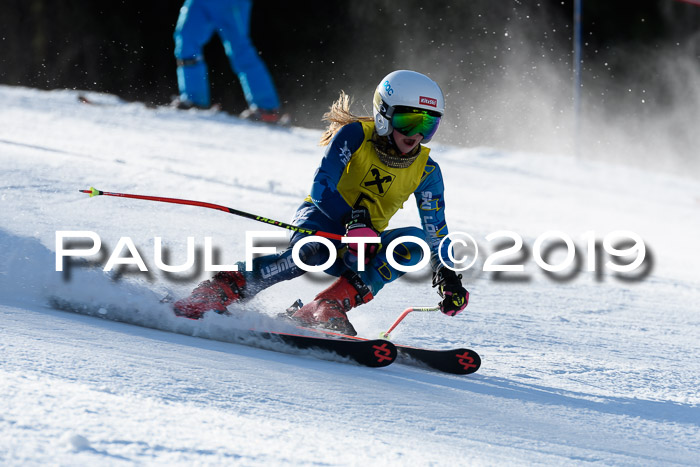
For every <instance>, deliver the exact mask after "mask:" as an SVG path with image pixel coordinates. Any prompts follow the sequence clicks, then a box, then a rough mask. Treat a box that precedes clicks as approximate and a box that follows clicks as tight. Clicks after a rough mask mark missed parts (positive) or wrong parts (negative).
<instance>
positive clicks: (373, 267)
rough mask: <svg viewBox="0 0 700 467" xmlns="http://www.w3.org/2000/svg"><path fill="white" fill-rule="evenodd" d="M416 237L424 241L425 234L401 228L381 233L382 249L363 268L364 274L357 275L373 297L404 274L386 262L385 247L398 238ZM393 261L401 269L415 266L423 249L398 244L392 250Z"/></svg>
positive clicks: (414, 228) (409, 228) (415, 228)
mask: <svg viewBox="0 0 700 467" xmlns="http://www.w3.org/2000/svg"><path fill="white" fill-rule="evenodd" d="M404 236H409V237H418V238H420V239H421V240H425V233H424V232H423V230H422V229H419V228H418V227H403V228H400V229H393V230H386V231H384V232H382V234H381V239H382V248H381V250H380V251H379V253H378V254H377V256H375V257H374V258H373V259H372V261H370V264H368V265H367V266H366V267H365V271H364V272H360V273H358V274H359V275H360V277H361V278H362V280H363V282H365V283H366V284H367V285H368V286H369V287H370V288H371V289H372V292H373V293H374V295H376V294H377V293H379V291H380V290H381V289H382V288H383V287H384V286H385V285H386V284H388V283H390V282H393V281H395V280H396V279H398V278H399V277H401V276H403V275H404V274H405V272H403V271H400V270H398V269H396V268H395V267H393V266H392V265H391V264H389V261H387V249H386V247H387V245H389V243H391V242H392V241H393V240H395V239H397V238H399V237H404ZM392 254H393V259H394V260H395V261H396V263H398V264H400V265H401V266H403V267H410V266H415V265H416V264H418V263H420V262H421V260H422V259H423V248H421V246H420V245H418V244H416V243H412V242H402V243H399V244H398V245H397V246H396V247H395V248H394V250H393V252H392Z"/></svg>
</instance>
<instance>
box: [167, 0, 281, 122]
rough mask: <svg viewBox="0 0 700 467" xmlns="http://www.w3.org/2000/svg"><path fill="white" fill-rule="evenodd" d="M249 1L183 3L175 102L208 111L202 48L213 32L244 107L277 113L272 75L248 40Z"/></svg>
mask: <svg viewBox="0 0 700 467" xmlns="http://www.w3.org/2000/svg"><path fill="white" fill-rule="evenodd" d="M251 7H252V3H251V0H186V1H185V3H184V4H183V5H182V8H181V9H180V16H179V17H178V20H177V26H176V27H175V34H174V38H175V58H176V59H177V62H178V67H177V82H178V87H179V91H180V99H181V100H183V101H184V100H186V101H189V102H192V103H194V104H195V105H197V106H200V107H209V106H210V105H211V98H210V94H209V77H208V72H207V64H206V62H205V61H204V53H203V48H204V46H205V45H206V44H207V42H209V40H210V39H211V37H212V36H213V34H214V33H216V34H218V35H219V37H220V38H221V42H222V43H223V45H224V50H225V51H226V55H227V56H228V59H229V62H230V64H231V68H232V69H233V71H234V73H235V74H236V75H237V76H238V80H239V81H240V83H241V87H242V88H243V93H244V95H245V99H246V101H247V102H248V106H249V107H258V108H261V109H266V110H272V109H277V108H278V107H279V105H280V101H279V97H278V96H277V90H276V89H275V85H274V83H273V81H272V77H271V76H270V73H269V71H268V69H267V67H266V66H265V63H263V61H262V59H261V58H260V57H259V56H258V52H257V50H256V49H255V47H254V46H253V44H252V42H251V41H250V37H249V34H248V33H249V28H250V10H251Z"/></svg>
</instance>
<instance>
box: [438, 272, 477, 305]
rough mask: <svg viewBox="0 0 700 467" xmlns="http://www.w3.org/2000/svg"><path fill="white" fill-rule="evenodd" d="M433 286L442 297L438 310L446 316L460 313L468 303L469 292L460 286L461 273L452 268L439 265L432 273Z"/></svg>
mask: <svg viewBox="0 0 700 467" xmlns="http://www.w3.org/2000/svg"><path fill="white" fill-rule="evenodd" d="M433 287H437V288H438V294H439V295H440V297H442V301H441V302H440V304H439V305H440V311H442V312H443V313H445V314H446V315H448V316H454V315H456V314H458V313H461V312H462V310H464V309H465V308H466V307H467V304H468V303H469V292H467V289H465V288H464V287H463V286H462V275H461V274H460V275H457V273H455V272H454V271H453V270H452V269H449V268H446V267H441V268H440V269H438V270H437V272H434V273H433Z"/></svg>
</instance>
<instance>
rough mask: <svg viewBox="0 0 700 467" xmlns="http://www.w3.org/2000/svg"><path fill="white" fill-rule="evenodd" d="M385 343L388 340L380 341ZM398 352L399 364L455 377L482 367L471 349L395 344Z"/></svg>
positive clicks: (335, 335)
mask: <svg viewBox="0 0 700 467" xmlns="http://www.w3.org/2000/svg"><path fill="white" fill-rule="evenodd" d="M299 329H303V330H309V331H313V332H317V333H319V334H320V335H324V336H331V337H333V338H335V339H338V340H344V341H350V342H376V341H372V340H369V339H366V338H364V337H357V336H348V335H346V334H341V333H338V332H335V331H329V330H327V329H319V328H305V327H300V328H299ZM379 340H380V341H383V342H389V341H387V340H382V339H379ZM393 345H394V346H395V347H396V349H397V350H398V354H399V357H400V358H399V360H398V362H399V363H402V364H406V365H416V366H424V367H429V368H432V369H434V370H438V371H442V372H444V373H452V374H455V375H469V374H471V373H475V372H476V371H477V370H478V369H479V367H481V357H480V356H479V354H478V353H476V352H475V351H473V350H471V349H465V348H455V349H447V350H437V349H425V348H421V347H411V346H408V345H399V344H393Z"/></svg>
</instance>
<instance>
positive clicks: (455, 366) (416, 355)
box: [396, 345, 481, 375]
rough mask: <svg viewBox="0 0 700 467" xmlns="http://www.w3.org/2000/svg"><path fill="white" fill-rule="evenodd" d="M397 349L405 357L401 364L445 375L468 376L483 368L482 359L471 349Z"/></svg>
mask: <svg viewBox="0 0 700 467" xmlns="http://www.w3.org/2000/svg"><path fill="white" fill-rule="evenodd" d="M396 348H397V349H398V350H399V355H400V356H401V357H405V359H401V360H400V362H401V363H407V364H413V363H415V364H418V365H420V366H428V367H430V368H432V369H434V370H438V371H443V372H445V373H452V374H455V375H468V374H471V373H474V372H476V371H477V370H478V369H479V367H480V366H481V357H479V354H478V353H476V352H474V351H473V350H470V349H463V348H459V349H449V350H434V349H422V348H417V347H409V346H405V345H397V346H396Z"/></svg>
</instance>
